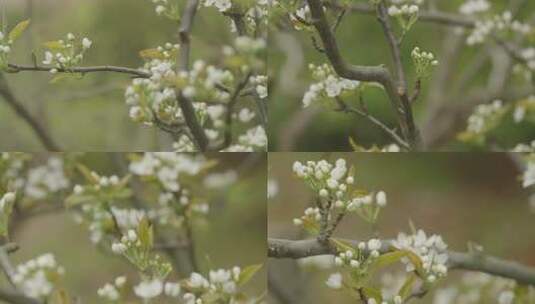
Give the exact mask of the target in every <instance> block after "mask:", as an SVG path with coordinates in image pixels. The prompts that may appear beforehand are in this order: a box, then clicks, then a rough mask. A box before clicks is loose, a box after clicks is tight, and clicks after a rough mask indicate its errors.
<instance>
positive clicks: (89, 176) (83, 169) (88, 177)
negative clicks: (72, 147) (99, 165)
mask: <svg viewBox="0 0 535 304" xmlns="http://www.w3.org/2000/svg"><path fill="white" fill-rule="evenodd" d="M76 169H78V171H80V173H82V175H83V176H84V177H85V179H86V180H88V181H89V182H91V183H93V184H98V182H99V181H98V180H97V179H96V178H95V177H94V176H93V174H91V170H89V168H87V167H86V166H84V165H82V164H76Z"/></svg>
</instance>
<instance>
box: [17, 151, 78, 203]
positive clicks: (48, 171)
mask: <svg viewBox="0 0 535 304" xmlns="http://www.w3.org/2000/svg"><path fill="white" fill-rule="evenodd" d="M69 186H70V182H69V179H68V178H67V176H66V175H65V169H64V164H63V160H62V159H61V158H59V157H50V158H48V160H47V162H46V164H44V165H41V166H36V167H33V168H31V169H29V170H28V173H27V177H26V178H25V185H24V195H25V196H26V197H28V198H31V199H35V200H39V199H44V198H46V197H47V196H49V195H51V194H57V193H59V192H60V191H63V190H66V189H67V188H68V187H69Z"/></svg>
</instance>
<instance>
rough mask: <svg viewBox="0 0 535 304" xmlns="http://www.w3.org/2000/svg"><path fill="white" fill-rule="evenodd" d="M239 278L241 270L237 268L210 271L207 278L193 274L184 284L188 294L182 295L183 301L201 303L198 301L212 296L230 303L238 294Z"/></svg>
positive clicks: (194, 303) (193, 303)
mask: <svg viewBox="0 0 535 304" xmlns="http://www.w3.org/2000/svg"><path fill="white" fill-rule="evenodd" d="M241 276H242V269H241V268H240V267H237V266H235V267H233V268H232V269H217V270H210V271H209V273H208V277H204V276H203V275H202V274H200V273H197V272H193V273H191V275H190V277H189V278H188V279H187V280H186V281H185V282H184V285H185V289H186V290H187V291H188V292H186V293H184V295H183V300H184V301H185V302H186V303H192V304H196V303H202V300H201V301H199V300H200V299H202V298H205V297H207V295H213V296H220V297H221V299H225V300H227V301H230V303H232V301H234V300H235V298H234V297H235V296H236V294H237V292H238V287H239V285H240V279H241Z"/></svg>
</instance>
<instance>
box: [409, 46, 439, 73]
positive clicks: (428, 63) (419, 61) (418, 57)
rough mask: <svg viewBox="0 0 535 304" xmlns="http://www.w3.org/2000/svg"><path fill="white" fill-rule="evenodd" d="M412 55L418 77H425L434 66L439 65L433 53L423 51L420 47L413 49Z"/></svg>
mask: <svg viewBox="0 0 535 304" xmlns="http://www.w3.org/2000/svg"><path fill="white" fill-rule="evenodd" d="M411 57H412V61H413V63H414V67H415V69H416V75H418V77H425V76H426V75H428V74H429V71H430V69H431V68H432V67H434V66H437V65H438V60H436V59H435V56H434V55H433V53H431V52H425V51H422V50H420V48H419V47H415V48H414V49H413V50H412V52H411Z"/></svg>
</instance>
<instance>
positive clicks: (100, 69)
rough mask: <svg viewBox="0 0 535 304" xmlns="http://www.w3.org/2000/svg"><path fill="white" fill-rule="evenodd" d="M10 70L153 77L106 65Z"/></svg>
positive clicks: (16, 69) (16, 70)
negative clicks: (109, 73) (104, 73)
mask: <svg viewBox="0 0 535 304" xmlns="http://www.w3.org/2000/svg"><path fill="white" fill-rule="evenodd" d="M8 67H9V69H8V70H7V72H8V73H19V72H26V71H33V72H50V70H53V69H56V70H57V71H58V73H81V74H87V73H94V72H114V73H122V74H130V75H133V76H136V77H137V78H149V77H150V76H151V74H150V73H147V72H144V71H141V70H137V69H132V68H125V67H118V66H111V65H105V66H92V67H73V68H69V69H60V68H56V67H44V66H38V65H35V66H29V65H17V64H11V63H10V64H9V65H8Z"/></svg>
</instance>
